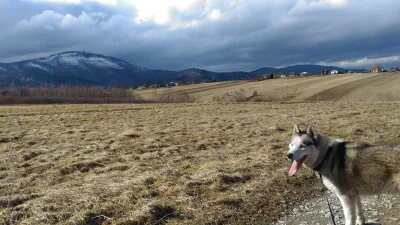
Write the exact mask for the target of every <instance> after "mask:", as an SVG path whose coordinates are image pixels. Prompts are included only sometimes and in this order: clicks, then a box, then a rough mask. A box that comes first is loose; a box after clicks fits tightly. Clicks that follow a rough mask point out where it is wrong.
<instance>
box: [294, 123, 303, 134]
mask: <svg viewBox="0 0 400 225" xmlns="http://www.w3.org/2000/svg"><path fill="white" fill-rule="evenodd" d="M300 132H301V130H300V128H299V126H297V124H295V125H294V127H293V135H296V134H299V133H300Z"/></svg>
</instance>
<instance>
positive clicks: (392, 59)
mask: <svg viewBox="0 0 400 225" xmlns="http://www.w3.org/2000/svg"><path fill="white" fill-rule="evenodd" d="M398 63H400V56H389V57H380V58H368V57H365V58H362V59H357V60H348V61H339V62H331V63H326V62H319V64H321V65H334V66H339V67H343V68H361V67H364V66H371V65H376V64H386V65H388V64H398Z"/></svg>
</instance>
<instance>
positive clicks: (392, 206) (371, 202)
mask: <svg viewBox="0 0 400 225" xmlns="http://www.w3.org/2000/svg"><path fill="white" fill-rule="evenodd" d="M325 194H327V195H328V199H329V202H330V203H331V205H332V208H333V211H334V215H335V221H336V223H337V224H344V216H343V211H342V207H341V205H340V202H339V200H338V198H337V197H336V196H335V195H334V194H333V193H331V192H329V191H325ZM285 204H291V203H290V202H289V203H285ZM293 204H296V205H295V206H294V208H293V209H292V211H290V212H286V213H285V215H284V216H283V217H281V218H280V219H278V220H277V221H275V222H274V223H271V224H274V225H279V224H332V221H331V217H330V213H329V209H328V205H327V202H326V200H325V198H324V197H319V198H315V199H311V200H306V201H304V202H301V203H300V204H299V203H293ZM362 204H363V209H364V215H365V217H366V224H369V225H381V224H382V225H396V224H399V223H400V219H399V215H400V198H399V197H397V196H368V197H363V198H362Z"/></svg>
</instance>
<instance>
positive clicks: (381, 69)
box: [372, 66, 385, 73]
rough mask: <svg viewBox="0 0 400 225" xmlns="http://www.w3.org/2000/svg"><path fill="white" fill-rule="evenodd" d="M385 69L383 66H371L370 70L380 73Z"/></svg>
mask: <svg viewBox="0 0 400 225" xmlns="http://www.w3.org/2000/svg"><path fill="white" fill-rule="evenodd" d="M384 70H385V69H384V68H383V66H375V67H374V68H372V72H373V73H380V72H383V71H384Z"/></svg>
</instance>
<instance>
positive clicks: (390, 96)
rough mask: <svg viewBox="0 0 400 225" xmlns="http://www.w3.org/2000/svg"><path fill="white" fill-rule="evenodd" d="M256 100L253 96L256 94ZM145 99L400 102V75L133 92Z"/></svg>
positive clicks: (353, 75) (342, 76)
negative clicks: (163, 96)
mask: <svg viewBox="0 0 400 225" xmlns="http://www.w3.org/2000/svg"><path fill="white" fill-rule="evenodd" d="M255 92H256V93H257V96H254V93H255ZM134 93H135V94H137V95H139V96H141V97H143V98H144V99H152V98H154V96H157V95H159V94H164V93H169V94H179V93H186V94H188V95H189V96H191V97H193V98H194V99H195V102H200V103H210V102H216V101H222V102H237V101H238V100H239V101H264V102H268V101H290V102H304V101H332V100H333V101H354V100H355V101H400V94H398V93H400V73H378V74H376V73H371V74H338V75H329V76H311V77H302V78H287V79H274V80H265V81H259V82H256V81H252V82H249V81H235V82H218V83H205V84H196V85H188V86H178V87H172V88H158V89H144V90H138V91H134Z"/></svg>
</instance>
